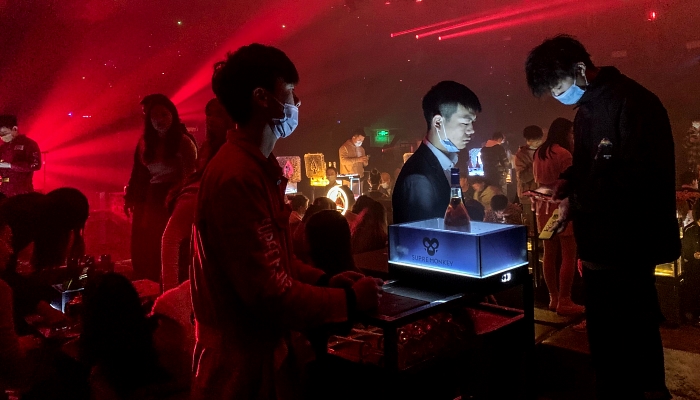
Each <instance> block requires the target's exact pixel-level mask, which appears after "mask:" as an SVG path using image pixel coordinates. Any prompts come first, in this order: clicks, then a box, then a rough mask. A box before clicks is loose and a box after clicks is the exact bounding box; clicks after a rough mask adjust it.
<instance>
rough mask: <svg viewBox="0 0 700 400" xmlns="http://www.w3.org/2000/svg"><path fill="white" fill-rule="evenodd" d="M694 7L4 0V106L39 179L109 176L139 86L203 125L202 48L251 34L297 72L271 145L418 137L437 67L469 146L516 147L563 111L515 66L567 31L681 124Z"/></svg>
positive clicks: (699, 34)
mask: <svg viewBox="0 0 700 400" xmlns="http://www.w3.org/2000/svg"><path fill="white" fill-rule="evenodd" d="M699 16H700V1H697V0H587V1H578V0H482V1H470V0H418V1H417V0H257V1H242V0H239V1H223V0H217V1H215V0H197V1H195V0H152V1H141V0H80V1H76V0H0V26H2V34H1V35H0V113H16V114H17V115H18V116H19V119H20V129H21V130H22V131H23V132H24V133H26V134H28V135H29V136H30V137H32V138H34V139H35V140H37V141H38V142H39V145H40V147H41V148H42V150H43V151H47V152H48V153H47V154H46V156H47V157H46V159H47V164H46V188H48V189H52V188H54V187H57V186H59V185H72V186H76V187H79V188H82V189H85V190H91V191H103V190H106V191H117V190H120V189H121V186H123V185H124V184H125V182H126V180H127V179H128V174H129V171H130V168H131V162H132V160H133V149H134V146H135V144H136V142H137V140H138V136H139V134H140V131H141V130H142V124H143V122H142V121H141V108H140V106H139V101H140V99H141V98H142V97H143V96H144V95H145V94H148V93H154V92H161V93H164V94H166V95H168V96H171V98H172V99H173V101H174V102H175V103H176V105H177V106H178V109H179V110H180V113H181V116H182V118H183V120H184V122H185V123H186V124H187V126H188V127H189V128H191V129H192V130H197V131H196V132H195V135H196V136H197V137H198V139H201V138H202V137H203V135H204V132H203V129H204V126H203V118H204V115H203V108H204V104H205V103H206V101H207V100H208V99H210V98H211V97H212V92H211V88H210V78H211V72H212V65H213V63H214V62H215V61H218V60H220V59H223V57H224V56H225V54H226V52H227V51H231V50H235V49H236V48H237V47H239V46H241V45H245V44H248V43H251V42H260V43H266V44H271V45H274V46H277V47H280V48H281V49H282V50H284V51H285V52H286V53H287V54H288V55H289V57H290V58H291V59H292V60H293V61H294V62H295V63H296V65H297V68H298V69H299V72H300V75H301V81H300V84H299V86H298V90H297V94H298V95H299V97H300V98H301V101H302V106H301V108H300V117H301V123H300V126H299V128H298V132H295V134H294V136H292V138H290V139H286V140H284V141H281V142H280V143H279V144H278V147H277V150H276V153H277V154H278V155H299V156H303V154H304V153H309V152H323V153H325V154H327V155H328V157H329V158H330V159H334V158H336V157H337V148H338V146H340V144H341V143H342V142H343V141H344V140H345V139H346V138H347V137H348V136H349V134H350V131H351V130H353V129H354V128H356V127H364V128H365V129H366V130H367V131H368V132H371V131H372V130H375V129H386V130H389V131H390V132H391V134H392V135H395V136H394V137H395V141H399V140H407V141H412V140H415V139H417V138H419V137H421V135H422V134H424V132H425V122H424V121H423V119H422V114H421V109H420V101H421V98H422V96H423V95H424V94H425V92H426V91H427V90H428V89H429V88H430V87H431V86H432V85H434V84H435V83H437V82H438V81H441V80H446V79H450V80H456V81H459V82H461V83H464V84H465V85H467V86H469V87H470V88H471V89H473V90H474V91H475V92H476V93H477V95H478V96H479V97H480V99H481V101H482V105H483V112H482V113H481V115H480V116H479V119H478V121H477V123H476V125H475V128H476V131H477V134H476V136H475V138H474V140H473V142H472V143H473V144H474V146H478V145H480V143H481V142H483V141H484V140H485V139H486V138H487V137H488V136H489V135H490V134H491V133H493V132H494V131H502V132H505V133H506V134H507V135H508V137H509V140H510V143H511V147H512V148H513V149H515V146H516V145H518V144H520V143H521V142H522V139H521V136H520V133H521V132H522V128H523V127H524V126H526V125H530V124H539V125H541V126H543V127H545V128H546V127H547V126H548V125H549V123H550V122H551V121H552V120H553V119H554V118H556V117H558V116H565V117H572V116H573V114H574V111H573V110H572V109H571V108H568V107H565V106H562V105H561V104H558V103H557V102H556V101H554V100H552V99H551V98H549V99H541V100H540V99H535V98H534V97H532V95H531V94H530V93H529V91H528V89H527V86H526V84H525V78H524V72H523V64H524V61H525V57H526V55H527V53H528V51H529V50H530V49H531V48H532V47H534V46H535V45H537V44H538V43H540V42H541V41H542V40H543V39H545V38H547V37H550V36H553V35H556V34H559V33H569V34H572V35H575V36H577V37H578V38H579V39H580V40H581V41H582V42H583V43H584V45H586V47H587V48H588V50H589V52H590V53H591V54H592V56H593V61H594V62H595V63H596V64H598V65H615V66H617V67H618V68H620V69H621V70H622V72H623V73H625V74H627V75H628V76H630V77H632V78H633V79H636V80H637V81H639V82H640V83H642V84H643V85H645V86H646V87H648V88H649V89H651V90H653V91H654V92H655V93H657V94H658V95H659V97H660V98H661V100H662V101H663V102H664V104H665V105H666V107H667V109H668V110H669V114H670V116H671V119H672V123H673V126H674V130H675V131H676V134H677V135H680V134H681V133H682V132H684V131H685V129H686V128H687V127H688V126H689V122H690V121H689V119H690V118H691V116H692V115H700V95H699V94H700V29H698V26H699V24H698V21H699ZM371 151H375V150H371ZM371 151H370V153H371ZM43 179H44V175H43V173H42V172H40V173H38V174H37V177H35V181H36V182H37V184H36V185H37V188H38V189H42V188H43V185H44V180H43Z"/></svg>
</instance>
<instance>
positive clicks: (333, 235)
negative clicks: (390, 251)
mask: <svg viewBox="0 0 700 400" xmlns="http://www.w3.org/2000/svg"><path fill="white" fill-rule="evenodd" d="M305 229H306V241H307V243H308V246H309V257H310V259H311V264H312V265H313V266H314V267H316V268H318V269H321V270H323V271H324V272H325V273H326V274H328V276H333V275H337V274H339V273H341V272H345V271H357V272H359V269H357V268H356V267H355V262H354V260H353V258H352V254H353V252H352V245H351V239H350V226H349V225H348V221H347V220H346V219H345V218H343V216H342V215H340V213H339V212H337V211H333V210H322V211H319V212H317V213H316V214H314V215H313V216H312V217H311V218H309V220H308V222H307V223H306V227H305Z"/></svg>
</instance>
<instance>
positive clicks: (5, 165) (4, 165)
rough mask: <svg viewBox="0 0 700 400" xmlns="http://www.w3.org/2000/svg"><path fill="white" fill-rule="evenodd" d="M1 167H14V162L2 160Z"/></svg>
mask: <svg viewBox="0 0 700 400" xmlns="http://www.w3.org/2000/svg"><path fill="white" fill-rule="evenodd" d="M0 168H12V164H10V163H9V162H0Z"/></svg>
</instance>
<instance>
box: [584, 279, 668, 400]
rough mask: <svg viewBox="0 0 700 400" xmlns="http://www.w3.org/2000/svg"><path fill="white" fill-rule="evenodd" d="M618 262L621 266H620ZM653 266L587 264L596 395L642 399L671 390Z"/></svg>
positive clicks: (589, 340) (586, 289)
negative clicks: (597, 267)
mask: <svg viewBox="0 0 700 400" xmlns="http://www.w3.org/2000/svg"><path fill="white" fill-rule="evenodd" d="M618 267H619V268H618ZM654 268H655V266H653V265H646V266H641V265H637V266H634V265H626V266H616V268H612V269H605V270H592V269H589V268H584V269H583V279H584V285H585V292H586V318H587V329H588V342H589V344H590V350H591V360H592V362H593V368H594V370H595V375H596V395H597V398H598V400H603V399H630V400H631V399H643V398H645V397H644V394H645V393H649V392H661V393H664V392H665V393H667V389H666V379H665V370H664V353H663V347H662V344H661V334H660V332H659V325H660V323H661V322H662V321H663V315H662V314H661V309H660V307H659V299H658V295H657V293H656V286H655V277H654Z"/></svg>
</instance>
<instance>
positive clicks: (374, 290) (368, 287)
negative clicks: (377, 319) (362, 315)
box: [352, 276, 382, 311]
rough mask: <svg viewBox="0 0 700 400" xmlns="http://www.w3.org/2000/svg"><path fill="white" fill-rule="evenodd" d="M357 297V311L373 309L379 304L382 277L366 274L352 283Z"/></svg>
mask: <svg viewBox="0 0 700 400" xmlns="http://www.w3.org/2000/svg"><path fill="white" fill-rule="evenodd" d="M352 290H353V291H354V292H355V298H356V299H357V311H372V310H376V309H377V307H378V306H379V298H380V297H382V295H381V291H382V288H381V279H376V278H370V277H369V276H366V277H364V278H362V279H360V280H358V281H357V282H355V284H354V285H352Z"/></svg>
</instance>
